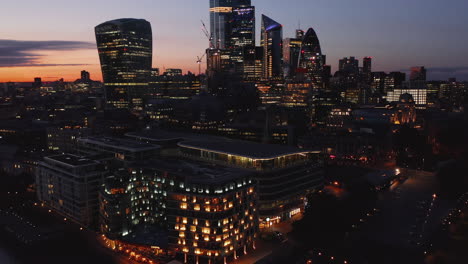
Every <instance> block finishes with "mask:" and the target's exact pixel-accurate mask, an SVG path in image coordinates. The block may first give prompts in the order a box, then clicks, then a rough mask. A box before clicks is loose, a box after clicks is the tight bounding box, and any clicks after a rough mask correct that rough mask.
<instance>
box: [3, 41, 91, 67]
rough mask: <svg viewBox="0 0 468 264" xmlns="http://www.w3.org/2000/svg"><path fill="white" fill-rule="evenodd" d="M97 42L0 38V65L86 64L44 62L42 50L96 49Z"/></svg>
mask: <svg viewBox="0 0 468 264" xmlns="http://www.w3.org/2000/svg"><path fill="white" fill-rule="evenodd" d="M95 48H96V44H94V43H91V42H83V41H59V40H46V41H24V40H11V39H0V67H10V68H11V67H33V66H42V67H47V66H81V65H86V64H44V63H40V62H39V61H40V58H41V57H43V55H40V54H39V52H41V51H71V50H82V49H95Z"/></svg>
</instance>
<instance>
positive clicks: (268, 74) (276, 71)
mask: <svg viewBox="0 0 468 264" xmlns="http://www.w3.org/2000/svg"><path fill="white" fill-rule="evenodd" d="M261 45H262V46H263V78H265V79H270V78H280V77H282V75H283V47H282V46H283V25H281V24H280V23H278V22H276V21H274V20H273V19H271V18H269V17H267V16H265V15H262V34H261Z"/></svg>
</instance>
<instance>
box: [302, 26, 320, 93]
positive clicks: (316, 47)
mask: <svg viewBox="0 0 468 264" xmlns="http://www.w3.org/2000/svg"><path fill="white" fill-rule="evenodd" d="M323 65H325V63H324V57H323V55H322V49H321V48H320V42H319V39H318V37H317V34H316V33H315V31H314V29H313V28H309V30H307V33H306V34H305V36H304V39H303V40H302V46H301V52H300V54H299V68H300V69H301V70H302V71H303V72H304V73H305V77H306V78H307V79H308V80H310V81H311V82H312V85H313V88H323Z"/></svg>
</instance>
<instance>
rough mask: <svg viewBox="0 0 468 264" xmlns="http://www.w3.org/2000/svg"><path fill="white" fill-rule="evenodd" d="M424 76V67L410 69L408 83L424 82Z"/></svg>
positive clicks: (425, 72)
mask: <svg viewBox="0 0 468 264" xmlns="http://www.w3.org/2000/svg"><path fill="white" fill-rule="evenodd" d="M426 74H427V71H426V68H424V67H419V66H418V67H411V73H410V81H426V78H427V77H426Z"/></svg>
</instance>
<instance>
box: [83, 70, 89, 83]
mask: <svg viewBox="0 0 468 264" xmlns="http://www.w3.org/2000/svg"><path fill="white" fill-rule="evenodd" d="M90 80H91V75H90V74H89V72H87V71H81V81H90Z"/></svg>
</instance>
